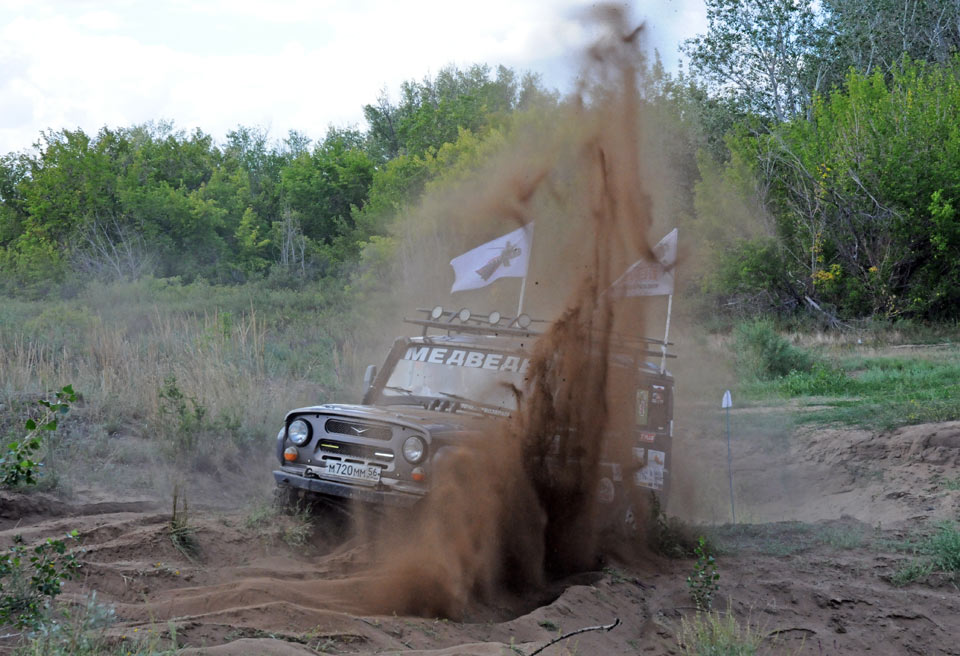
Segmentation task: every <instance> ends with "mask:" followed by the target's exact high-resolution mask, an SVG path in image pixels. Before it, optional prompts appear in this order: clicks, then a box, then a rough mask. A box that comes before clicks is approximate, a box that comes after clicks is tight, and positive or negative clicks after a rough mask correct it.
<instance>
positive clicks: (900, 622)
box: [0, 411, 960, 656]
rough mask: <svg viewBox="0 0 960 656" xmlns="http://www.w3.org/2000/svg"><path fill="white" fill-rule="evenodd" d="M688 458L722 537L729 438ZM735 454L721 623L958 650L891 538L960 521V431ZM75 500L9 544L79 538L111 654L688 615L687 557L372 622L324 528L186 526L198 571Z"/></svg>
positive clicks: (541, 636)
mask: <svg viewBox="0 0 960 656" xmlns="http://www.w3.org/2000/svg"><path fill="white" fill-rule="evenodd" d="M747 413H748V411H743V414H742V415H740V416H739V418H740V419H743V420H745V419H746V416H747ZM734 423H735V425H736V421H735V422H734ZM677 446H678V456H680V457H678V461H677V465H678V467H680V466H682V467H684V471H685V472H686V474H687V478H686V480H682V481H681V480H678V481H677V483H678V485H677V486H676V487H677V494H676V497H675V498H674V499H673V500H672V501H671V506H670V511H671V513H673V514H679V515H681V516H687V517H688V518H690V519H691V520H694V521H699V522H704V523H707V522H726V521H728V517H727V514H728V513H729V507H728V504H729V497H728V496H726V495H725V491H726V489H727V488H726V487H725V486H726V485H728V483H727V478H726V470H725V467H723V466H720V465H721V464H724V463H725V462H726V443H725V441H723V440H722V439H717V438H716V436H710V435H706V434H699V435H698V434H689V435H686V436H685V437H680V438H678V445H677ZM734 449H735V452H736V458H735V461H736V465H735V472H734V473H735V482H736V485H735V490H736V494H737V501H738V504H739V505H738V519H740V520H741V524H742V525H741V526H739V527H737V528H736V529H734V528H731V527H726V528H724V529H723V532H724V534H725V535H727V539H726V541H725V542H724V544H726V545H727V549H726V551H725V552H724V553H722V554H721V555H720V556H719V558H718V564H719V570H720V573H721V578H720V590H719V593H718V596H717V599H718V603H717V607H718V608H720V609H721V610H730V611H732V612H734V613H735V615H736V616H737V618H738V619H739V620H740V621H741V622H743V623H749V624H750V625H751V626H753V627H754V628H755V630H757V631H760V632H761V633H762V634H763V635H765V636H767V637H768V639H767V641H766V645H767V647H768V648H769V649H770V651H771V652H772V653H802V654H863V653H871V654H907V653H915V654H960V594H958V588H957V585H956V583H955V582H953V581H951V580H950V579H949V578H948V577H945V576H937V575H934V576H933V577H931V578H930V579H929V580H927V581H925V582H924V583H914V584H910V585H907V586H905V587H895V586H894V585H892V584H891V583H890V582H889V577H890V576H891V575H892V574H893V573H894V572H895V571H896V570H897V568H898V567H899V566H900V565H901V564H902V563H903V562H904V561H905V560H906V559H907V558H909V556H907V555H905V554H903V553H902V552H898V551H896V550H895V549H893V548H892V547H890V546H889V545H890V544H891V543H892V542H894V541H896V540H902V539H903V538H904V537H905V536H908V535H911V534H913V533H914V532H916V531H918V530H924V529H929V527H930V526H932V525H933V524H934V523H935V522H936V521H938V520H942V519H951V520H956V519H958V518H960V491H957V490H951V489H949V487H951V486H945V485H943V483H942V481H943V480H949V479H956V478H957V477H958V476H960V422H953V423H947V424H937V425H926V426H915V427H911V428H908V429H903V430H899V431H895V432H890V433H884V434H879V435H878V434H873V433H869V432H865V431H841V430H809V429H807V430H800V431H793V432H791V433H790V435H789V439H788V440H787V441H780V442H774V443H761V442H756V441H752V442H751V441H747V440H743V439H736V440H735V441H734ZM718 463H720V464H718ZM78 496H79V497H81V498H73V499H70V500H65V499H59V498H56V497H54V496H49V495H42V494H33V495H30V496H22V495H17V494H12V493H4V494H2V495H0V544H9V542H10V541H11V540H12V537H13V536H14V535H15V534H21V535H23V536H24V538H25V539H26V540H27V541H28V542H37V541H39V540H42V539H44V538H46V537H48V536H57V535H62V534H63V533H65V532H67V531H69V530H73V529H77V530H79V531H80V534H81V541H82V545H83V552H82V553H81V559H82V561H83V563H84V567H83V578H82V580H79V581H75V582H71V583H70V584H69V585H68V589H67V590H68V592H67V594H66V595H65V598H68V599H69V598H72V599H80V598H82V596H84V595H87V594H89V592H91V591H96V592H97V598H98V600H99V601H101V602H104V603H110V604H113V605H114V606H115V608H116V613H117V616H118V617H119V618H120V623H119V624H118V625H117V626H116V627H115V628H114V629H113V630H112V635H113V636H114V637H115V639H116V640H118V641H122V640H123V639H124V637H126V638H127V639H131V638H134V637H136V636H138V635H143V634H144V633H147V632H150V631H163V632H169V630H170V627H174V628H175V630H176V636H177V641H178V644H179V645H182V646H185V649H184V650H183V653H184V654H201V653H202V654H211V655H213V654H217V655H231V654H268V655H270V654H272V655H278V656H279V655H293V654H317V653H364V654H367V653H410V654H437V655H440V654H444V655H453V654H490V655H493V654H497V655H499V654H531V653H533V652H535V651H536V650H537V649H538V648H540V647H542V646H544V645H546V644H547V643H548V642H549V641H550V640H552V639H554V638H556V637H558V636H559V635H560V634H563V633H566V632H570V631H574V630H576V629H580V628H584V627H590V626H597V625H608V624H610V623H612V622H614V621H615V620H616V619H619V620H620V624H619V625H618V626H616V627H615V628H613V629H612V630H610V631H591V632H587V633H582V634H580V635H576V636H573V637H571V638H568V639H565V640H563V641H561V642H559V643H557V644H554V645H552V646H550V647H548V648H547V649H545V650H544V651H543V652H541V653H543V654H549V655H557V654H638V653H640V654H670V653H678V651H679V649H678V646H677V638H676V634H677V632H678V630H679V628H680V623H681V619H682V618H684V617H687V618H689V617H691V616H692V615H693V613H694V612H695V611H694V608H693V605H692V602H691V598H690V594H689V591H688V588H687V585H686V583H685V579H686V577H687V575H689V574H690V573H691V571H692V566H693V561H692V560H691V559H666V558H662V557H654V556H650V557H647V558H645V559H643V560H641V561H639V562H632V563H627V562H618V561H616V560H611V561H610V562H608V563H607V564H606V566H605V567H603V568H600V569H598V571H596V572H588V573H584V574H579V575H577V576H575V577H572V578H569V579H566V580H562V581H555V582H553V583H551V584H549V585H548V586H546V587H545V588H543V589H538V590H531V591H526V592H524V593H523V594H521V595H519V596H518V595H516V594H514V595H510V596H506V595H505V596H503V597H502V598H500V599H495V600H491V601H490V602H489V603H487V604H484V605H482V606H476V607H472V608H470V609H468V611H467V613H466V614H465V616H464V617H462V618H458V620H457V621H454V620H450V619H441V618H432V617H427V618H425V617H405V616H402V615H401V616H398V615H396V614H393V613H391V612H389V609H380V611H379V612H376V613H371V612H370V610H369V609H370V608H371V598H370V595H371V592H370V591H371V589H375V587H376V582H375V581H371V580H370V574H369V571H370V563H371V562H372V561H374V560H376V558H378V557H380V556H378V555H377V554H375V553H374V552H373V549H372V547H371V543H370V541H369V540H368V539H366V538H365V537H363V536H362V535H361V536H357V535H354V536H353V537H349V538H347V539H346V540H344V539H343V537H342V536H341V535H339V534H337V531H336V530H335V527H334V526H333V525H332V523H329V522H326V523H325V522H324V521H317V522H315V525H314V530H313V535H312V536H311V537H310V538H309V540H308V541H307V543H306V544H304V545H302V546H297V547H291V546H289V545H288V544H286V543H285V542H284V541H283V540H282V539H280V537H279V531H280V530H282V528H283V522H285V521H287V520H281V521H280V522H268V523H267V524H265V525H262V526H266V528H263V527H261V528H251V527H250V526H249V522H248V517H249V516H250V508H249V507H247V508H244V509H232V510H231V509H224V508H219V509H213V508H206V509H200V510H195V511H193V510H192V511H191V515H190V519H189V521H190V524H191V525H192V526H193V527H195V532H194V539H195V542H196V552H195V554H194V555H192V556H187V555H186V554H184V553H183V552H181V551H179V550H178V549H177V548H175V546H174V545H173V543H172V542H171V540H170V538H169V535H168V526H169V521H170V512H169V509H168V508H166V507H160V506H158V505H156V504H153V503H150V502H146V501H136V500H120V499H117V498H116V495H114V498H112V499H106V500H104V499H103V498H102V495H101V498H95V497H94V495H92V494H87V495H83V494H81V495H78ZM83 496H89V497H90V500H85V499H84V498H82V497H83ZM791 520H793V521H791ZM744 522H746V523H744ZM799 522H803V523H799ZM731 545H732V546H731ZM884 545H888V546H886V547H885V546H884ZM381 555H382V554H381ZM428 557H429V555H427V554H425V558H428ZM374 605H375V604H374ZM141 632H142V633H141ZM13 640H14V639H12V638H8V639H7V640H6V641H5V642H2V643H0V652H2V651H3V650H9V648H10V647H11V646H12V644H13Z"/></svg>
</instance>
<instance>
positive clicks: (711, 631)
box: [677, 611, 763, 656]
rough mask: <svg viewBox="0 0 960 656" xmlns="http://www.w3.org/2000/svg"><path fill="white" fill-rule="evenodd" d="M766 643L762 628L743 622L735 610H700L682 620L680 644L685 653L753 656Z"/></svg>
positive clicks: (694, 655)
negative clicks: (739, 619)
mask: <svg viewBox="0 0 960 656" xmlns="http://www.w3.org/2000/svg"><path fill="white" fill-rule="evenodd" d="M762 643H763V635H761V633H760V631H759V630H758V629H756V628H754V627H751V626H750V623H749V622H746V623H744V624H741V623H740V622H739V621H737V618H736V617H734V615H733V613H720V612H717V611H711V612H708V613H700V612H698V613H697V614H696V615H694V616H693V617H692V618H689V619H688V618H683V619H681V620H680V632H679V633H678V634H677V644H678V646H679V647H680V653H681V654H683V655H684V656H753V655H754V654H756V653H757V652H758V650H759V649H760V645H761V644H762Z"/></svg>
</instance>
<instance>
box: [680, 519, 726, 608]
mask: <svg viewBox="0 0 960 656" xmlns="http://www.w3.org/2000/svg"><path fill="white" fill-rule="evenodd" d="M693 551H694V553H695V554H696V556H697V562H696V563H695V564H694V566H693V574H691V575H690V576H688V577H687V587H688V588H689V589H690V597H691V598H692V599H693V603H694V605H695V606H696V607H697V610H698V611H707V610H710V607H711V606H712V605H713V595H714V594H716V592H717V590H718V589H719V588H720V585H719V584H718V583H717V582H718V581H719V580H720V572H719V571H718V570H717V561H716V559H715V558H714V557H713V554H711V553H710V550H709V548H708V547H707V541H706V539H705V538H704V537H703V536H702V535H701V536H700V539H699V540H697V546H696V547H695V548H694V550H693Z"/></svg>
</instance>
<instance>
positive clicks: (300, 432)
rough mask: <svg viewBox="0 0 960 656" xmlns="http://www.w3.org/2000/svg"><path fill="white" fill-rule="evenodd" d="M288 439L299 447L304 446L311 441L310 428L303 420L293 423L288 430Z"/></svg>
mask: <svg viewBox="0 0 960 656" xmlns="http://www.w3.org/2000/svg"><path fill="white" fill-rule="evenodd" d="M287 437H289V438H290V441H291V442H293V443H294V444H296V445H297V446H303V445H304V444H306V443H307V441H308V440H309V439H310V426H308V425H307V422H305V421H304V420H303V419H297V420H295V421H291V422H290V427H289V428H288V429H287Z"/></svg>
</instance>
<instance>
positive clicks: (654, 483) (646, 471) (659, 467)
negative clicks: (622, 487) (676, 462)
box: [633, 449, 667, 490]
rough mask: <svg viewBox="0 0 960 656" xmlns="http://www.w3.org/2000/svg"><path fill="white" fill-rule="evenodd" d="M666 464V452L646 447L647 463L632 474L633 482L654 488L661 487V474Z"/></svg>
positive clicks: (658, 488)
mask: <svg viewBox="0 0 960 656" xmlns="http://www.w3.org/2000/svg"><path fill="white" fill-rule="evenodd" d="M634 451H636V449H635V450H634ZM666 464H667V454H666V453H664V452H663V451H655V450H653V449H647V464H646V466H645V467H643V468H642V469H640V470H638V471H637V472H636V473H635V474H634V475H633V481H634V483H636V484H637V485H639V486H642V487H650V488H653V489H655V490H660V489H663V474H664V471H665V470H666Z"/></svg>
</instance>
